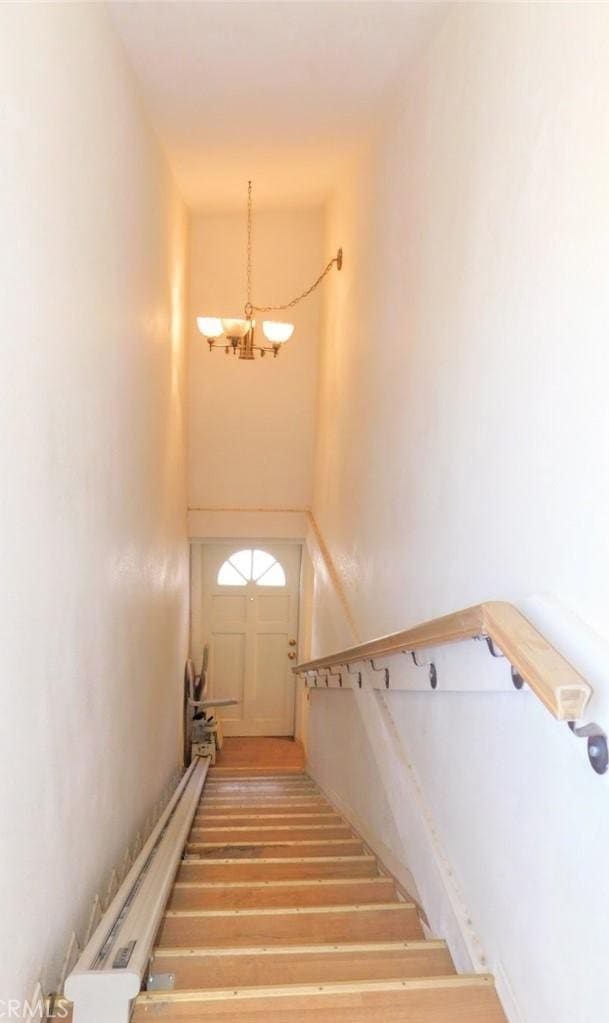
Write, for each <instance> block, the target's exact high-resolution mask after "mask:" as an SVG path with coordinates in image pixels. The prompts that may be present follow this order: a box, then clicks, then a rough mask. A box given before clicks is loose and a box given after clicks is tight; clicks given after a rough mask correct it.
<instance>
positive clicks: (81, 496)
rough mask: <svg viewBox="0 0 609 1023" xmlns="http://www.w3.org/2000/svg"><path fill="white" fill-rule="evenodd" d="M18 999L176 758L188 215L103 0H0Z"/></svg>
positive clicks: (13, 919)
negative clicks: (56, 0) (5, 1)
mask: <svg viewBox="0 0 609 1023" xmlns="http://www.w3.org/2000/svg"><path fill="white" fill-rule="evenodd" d="M0 97H1V99H0V120H1V122H2V131H1V134H2V160H1V161H0V223H1V224H2V232H1V237H0V279H1V280H2V298H1V304H2V341H1V346H2V374H1V376H0V437H1V438H2V440H1V445H0V479H1V480H2V501H1V503H0V548H1V569H0V574H1V578H2V587H1V591H0V623H1V625H0V631H1V638H0V664H1V668H0V678H1V681H2V686H3V689H4V696H3V700H2V707H3V710H2V715H1V716H0V730H1V739H0V748H1V750H2V764H3V766H2V771H1V773H0V779H1V780H0V787H1V789H2V794H1V797H0V803H1V805H2V815H3V827H2V831H3V842H2V866H1V876H2V882H3V886H2V900H1V911H2V938H1V939H0V998H2V999H6V998H20V997H27V996H29V994H30V993H31V989H32V986H33V984H34V982H35V980H37V979H38V977H39V976H41V975H42V978H43V980H44V982H45V984H47V985H49V986H50V985H53V984H54V983H56V981H57V971H58V968H59V966H60V962H61V957H62V956H63V953H64V951H65V946H66V944H67V941H68V938H69V934H70V931H71V928H72V926H73V925H76V926H77V928H78V929H79V930H80V934H81V937H82V932H83V928H84V924H85V923H86V917H87V915H88V912H89V909H90V905H91V901H92V898H93V894H94V892H95V891H96V890H97V889H98V888H99V887H100V886H101V884H102V882H106V881H107V878H108V875H109V872H110V869H111V867H112V866H114V865H115V864H116V863H117V861H118V860H119V858H120V857H122V854H123V852H124V849H125V847H126V845H127V843H128V842H131V841H132V840H133V839H134V837H135V830H136V828H137V826H139V825H141V824H142V823H143V821H144V819H145V817H146V816H147V815H148V813H149V811H150V809H151V807H152V805H153V804H154V803H155V802H156V800H157V799H158V797H159V795H160V793H161V791H162V789H163V787H164V785H165V783H166V782H167V780H168V778H169V776H170V774H171V772H172V770H173V769H174V768H175V766H176V765H177V762H178V757H179V753H178V749H179V747H178V739H179V713H180V685H181V672H182V665H183V658H184V655H185V650H186V643H187V572H188V568H187V549H186V539H185V538H186V515H185V508H186V499H185V485H184V478H185V471H184V468H185V467H184V454H183V451H184V429H185V407H184V405H185V402H184V370H185V360H184V356H185V353H184V346H183V340H182V327H183V308H182V306H183V296H184V249H185V217H184V210H183V207H182V205H181V202H180V201H179V199H178V197H177V195H176V192H175V189H174V187H173V184H172V181H171V179H170V177H169V175H168V172H167V169H166V165H165V161H164V158H163V156H162V154H161V153H160V151H159V147H158V144H157V141H156V139H155V137H154V136H153V134H152V132H151V130H150V128H149V126H148V124H147V122H146V119H145V117H144V116H143V113H142V109H141V106H140V103H139V100H138V97H137V95H136V91H135V90H134V87H133V83H132V79H131V74H130V71H129V70H128V69H127V67H126V63H125V60H124V57H123V54H122V51H121V50H120V48H119V46H118V44H117V42H116V40H115V37H114V35H113V32H112V29H111V27H110V25H109V22H108V18H107V14H106V12H105V9H104V6H103V5H100V4H41V5H36V4H16V5H3V6H2V9H1V11H0Z"/></svg>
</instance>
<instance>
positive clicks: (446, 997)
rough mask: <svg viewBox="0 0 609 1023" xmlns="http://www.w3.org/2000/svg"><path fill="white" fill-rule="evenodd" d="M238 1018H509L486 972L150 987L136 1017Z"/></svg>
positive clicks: (414, 1021) (380, 1022) (427, 1021)
mask: <svg viewBox="0 0 609 1023" xmlns="http://www.w3.org/2000/svg"><path fill="white" fill-rule="evenodd" d="M150 1014H152V1015H153V1016H154V1018H155V1019H163V1020H173V1019H176V1020H178V1019H188V1018H190V1019H207V1018H212V1017H213V1016H224V1017H225V1018H230V1017H234V1018H238V1019H239V1020H240V1021H241V1023H259V1021H260V1023H261V1021H262V1020H270V1021H271V1023H294V1019H297V1020H298V1021H299V1023H300V1021H307V1020H312V1021H315V1023H333V1021H336V1020H338V1021H340V1023H347V1021H349V1023H387V1021H389V1023H398V1021H399V1023H405V1021H408V1023H505V1016H504V1015H503V1012H502V1010H501V1007H500V1005H499V1001H498V999H497V996H496V993H495V990H494V986H493V983H492V979H491V978H489V977H487V976H486V975H466V976H459V975H451V976H448V977H423V978H412V977H411V978H396V979H390V980H381V981H349V982H344V983H327V984H319V985H316V984H311V985H291V986H287V987H285V986H284V987H267V988H260V987H255V988H235V989H208V990H195V991H193V990H190V991H187V990H185V991H172V992H154V993H144V994H142V995H140V996H138V998H137V999H136V1001H135V1007H134V1013H133V1016H132V1019H133V1020H134V1021H136V1023H137V1021H141V1020H144V1019H146V1018H149V1015H150Z"/></svg>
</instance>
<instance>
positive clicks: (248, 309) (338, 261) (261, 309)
mask: <svg viewBox="0 0 609 1023" xmlns="http://www.w3.org/2000/svg"><path fill="white" fill-rule="evenodd" d="M333 266H337V267H338V269H339V270H340V268H341V266H342V250H340V251H339V253H338V255H336V256H334V258H333V259H331V260H330V262H329V263H328V264H327V266H325V267H324V269H323V270H322V272H321V273H320V275H319V277H318V278H317V280H316V281H314V282H313V284H312V285H311V286H310V288H307V290H306V291H303V292H302V294H301V295H297V296H296V298H293V299H292V300H291V301H290V302H286V303H285V304H284V305H254V304H253V303H252V183H251V181H248V183H247V302H246V303H245V316H246V319H248V320H249V319H251V316H252V313H253V312H257V313H274V312H281V311H283V310H285V309H293V308H294V306H295V305H298V303H299V302H302V300H303V299H305V298H308V297H309V295H311V294H312V293H313V292H314V291H315V289H316V288H318V287H319V285H320V284H321V282H322V281H323V279H324V277H326V276H327V275H328V274H329V273H330V270H331V269H332V267H333Z"/></svg>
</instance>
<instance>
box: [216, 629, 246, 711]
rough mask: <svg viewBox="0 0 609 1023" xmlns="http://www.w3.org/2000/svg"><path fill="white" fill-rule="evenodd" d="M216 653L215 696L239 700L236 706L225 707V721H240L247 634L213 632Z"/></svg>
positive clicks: (243, 692)
mask: <svg viewBox="0 0 609 1023" xmlns="http://www.w3.org/2000/svg"><path fill="white" fill-rule="evenodd" d="M211 646H212V649H213V653H214V676H213V677H214V696H217V697H219V698H220V699H225V698H229V699H231V700H238V701H239V703H238V704H237V706H235V707H224V708H223V710H222V718H223V720H224V721H240V720H241V718H242V716H243V704H244V695H245V634H244V633H241V634H239V633H226V632H216V631H215V630H214V631H213V632H212V636H211Z"/></svg>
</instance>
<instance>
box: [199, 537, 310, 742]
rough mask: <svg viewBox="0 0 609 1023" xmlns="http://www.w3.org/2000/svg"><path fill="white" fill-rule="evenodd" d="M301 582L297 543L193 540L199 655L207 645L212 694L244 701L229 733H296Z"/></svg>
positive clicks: (227, 717)
mask: <svg viewBox="0 0 609 1023" xmlns="http://www.w3.org/2000/svg"><path fill="white" fill-rule="evenodd" d="M248 551H254V552H256V553H254V554H253V555H252V554H248V553H247V552H248ZM219 578H220V580H221V581H220V582H219V581H218V579H219ZM257 578H258V579H259V582H256V579H257ZM225 581H227V582H228V583H229V585H223V583H224V582H225ZM284 581H285V584H284ZM235 583H237V584H235ZM299 585H300V546H299V545H298V544H285V543H283V544H281V543H269V542H267V541H257V542H254V541H243V540H241V541H235V542H227V541H223V542H221V543H213V544H198V545H197V544H194V545H193V548H192V609H191V610H192V623H193V624H192V654H193V657H194V658H195V661H198V658H199V657H200V649H201V648H202V646H203V645H204V644H205V643H208V644H209V650H210V659H209V679H210V689H209V691H210V695H212V696H217V697H226V696H228V697H231V698H233V699H238V700H239V704H238V705H237V706H235V707H227V708H225V709H224V710H223V711H222V712H221V714H220V716H221V718H222V724H223V727H224V731H225V733H226V734H227V735H293V732H294V694H295V681H294V677H293V675H292V672H291V668H292V665H293V663H294V659H293V658H292V657H290V656H288V655H292V654H295V653H296V641H297V626H298V592H299ZM290 644H292V645H290Z"/></svg>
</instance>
